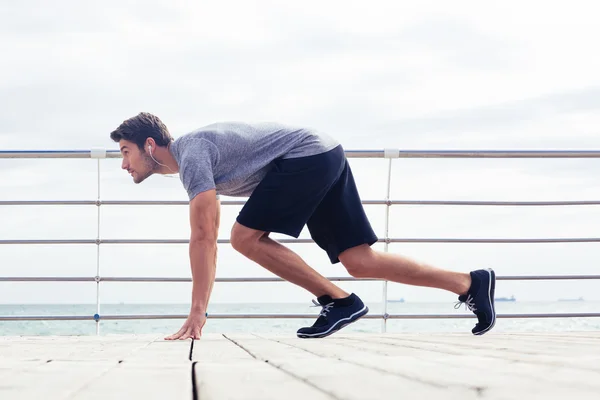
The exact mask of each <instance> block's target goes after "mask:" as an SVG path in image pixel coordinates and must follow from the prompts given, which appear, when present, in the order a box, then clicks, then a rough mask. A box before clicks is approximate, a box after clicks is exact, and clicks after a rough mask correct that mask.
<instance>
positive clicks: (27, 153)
mask: <svg viewBox="0 0 600 400" xmlns="http://www.w3.org/2000/svg"><path fill="white" fill-rule="evenodd" d="M99 150H100V151H101V152H102V154H103V156H105V157H106V158H121V157H122V155H121V153H120V152H119V151H118V150H105V149H99ZM345 153H346V156H347V157H348V158H384V157H386V150H346V151H345ZM387 153H388V157H389V156H391V157H392V158H395V157H396V156H397V157H400V158H600V151H598V150H397V149H389V150H388V151H387ZM93 155H94V152H93V151H92V150H0V158H92V156H93ZM96 157H97V156H96ZM94 158H95V157H94ZM100 158H103V157H100Z"/></svg>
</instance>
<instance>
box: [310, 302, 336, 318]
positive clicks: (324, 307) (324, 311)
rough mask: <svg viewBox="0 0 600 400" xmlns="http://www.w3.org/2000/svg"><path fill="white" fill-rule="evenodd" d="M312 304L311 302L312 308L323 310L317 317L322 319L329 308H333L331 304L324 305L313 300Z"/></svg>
mask: <svg viewBox="0 0 600 400" xmlns="http://www.w3.org/2000/svg"><path fill="white" fill-rule="evenodd" d="M312 302H313V304H314V306H311V307H323V309H322V310H321V312H320V313H319V316H323V317H326V316H327V313H328V312H329V310H331V307H333V302H331V303H327V304H325V305H323V304H321V303H319V302H317V301H315V300H314V299H313V301H312Z"/></svg>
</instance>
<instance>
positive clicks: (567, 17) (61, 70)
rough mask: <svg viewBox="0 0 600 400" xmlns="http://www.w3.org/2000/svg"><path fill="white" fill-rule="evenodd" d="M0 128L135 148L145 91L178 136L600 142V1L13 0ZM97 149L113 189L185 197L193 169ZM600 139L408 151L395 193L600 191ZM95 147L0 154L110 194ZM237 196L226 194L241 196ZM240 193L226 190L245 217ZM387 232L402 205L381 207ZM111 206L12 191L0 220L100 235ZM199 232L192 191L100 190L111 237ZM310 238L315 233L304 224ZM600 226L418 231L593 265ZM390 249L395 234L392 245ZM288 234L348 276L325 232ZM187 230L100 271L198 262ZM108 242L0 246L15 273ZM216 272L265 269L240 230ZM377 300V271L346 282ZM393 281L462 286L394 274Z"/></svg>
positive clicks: (33, 146) (77, 187) (24, 292)
mask: <svg viewBox="0 0 600 400" xmlns="http://www.w3.org/2000/svg"><path fill="white" fill-rule="evenodd" d="M0 7H1V12H0V59H1V62H0V74H1V76H2V79H1V80H0V148H1V149H9V150H43V149H47V150H50V149H53V150H57V149H82V150H88V149H90V148H94V147H102V148H107V149H117V147H116V144H114V143H113V142H111V141H110V138H109V136H108V134H109V133H110V131H111V130H113V129H114V128H115V127H116V126H118V125H119V124H120V123H121V122H122V121H123V120H124V119H127V118H129V117H131V116H133V115H135V114H137V113H138V112H140V111H147V112H151V113H154V114H156V115H158V116H159V117H160V118H161V119H162V120H163V121H164V122H165V123H166V125H167V126H168V127H169V129H170V130H171V132H172V134H173V135H174V136H175V137H178V136H180V135H182V134H184V133H186V132H188V131H190V130H192V129H196V128H198V127H201V126H204V125H207V124H210V123H212V122H215V121H221V120H243V121H264V120H271V121H280V122H286V123H292V124H301V125H307V126H310V127H314V128H317V129H319V130H322V131H325V132H327V133H328V134H330V135H332V136H334V137H336V138H338V139H339V140H340V141H341V142H342V143H343V145H344V147H345V148H346V149H347V150H357V149H383V148H399V149H421V150H425V149H433V150H445V149H463V150H473V149H522V150H526V149H543V150H555V149H564V150H572V149H575V150H590V149H600V134H599V132H598V130H599V126H600V113H599V112H598V111H600V74H599V73H598V71H600V53H598V51H597V40H598V37H600V25H599V24H598V22H597V15H598V5H597V2H593V1H588V2H580V1H572V2H569V3H568V5H567V2H564V1H563V2H556V3H554V2H548V1H545V2H533V1H531V2H522V1H505V2H502V3H501V4H495V5H490V4H488V3H487V2H475V1H468V2H467V1H464V2H460V1H459V2H446V1H419V2H415V1H410V2H409V1H371V2H368V3H367V2H364V1H347V0H346V1H327V2H323V1H319V2H317V1H302V2H287V1H286V2H276V1H253V2H244V1H235V2H233V1H221V2H198V1H196V2H192V1H173V2H159V1H143V2H142V1H138V2H134V1H104V2H96V3H88V2H80V1H54V2H52V3H51V4H50V3H48V2H44V1H41V0H38V1H23V2H13V1H8V0H4V1H0ZM351 165H352V167H353V169H354V172H355V175H356V179H357V182H358V184H359V190H360V192H361V195H362V197H363V198H364V199H382V198H383V197H384V196H385V183H386V178H385V173H386V171H387V168H386V165H387V164H386V161H384V160H381V159H379V160H374V159H369V160H358V159H352V160H351ZM119 166H120V160H114V159H113V160H104V161H102V163H101V182H102V189H101V198H102V199H103V200H118V199H130V198H134V199H177V200H185V199H186V194H185V191H184V190H183V188H182V186H181V183H180V182H179V180H178V179H170V178H165V177H162V176H155V177H152V178H150V179H148V180H147V181H146V182H144V183H143V184H142V185H134V184H133V183H132V181H131V177H130V176H129V175H128V174H127V173H126V172H124V171H122V170H120V167H119ZM598 172H600V160H595V159H581V160H514V159H513V160H481V159H475V160H452V159H443V160H439V159H400V160H395V161H394V166H393V171H392V191H391V192H392V198H393V199H397V200H418V199H420V200H442V199H448V200H467V199H470V200H598V199H600V188H599V185H598V184H597V183H598ZM96 178H97V175H96V161H95V160H85V159H84V160H54V159H51V160H14V159H0V199H1V200H25V199H32V200H33V199H35V200H38V199H77V200H79V199H81V200H94V199H95V198H96V196H97V192H96V187H97V184H96ZM224 199H227V198H224ZM239 208H240V207H226V208H225V209H224V210H223V218H222V223H221V231H220V237H221V238H227V237H228V235H229V231H230V228H231V225H232V223H233V221H234V220H235V216H236V215H237V212H238V211H239ZM367 212H368V214H369V216H370V217H371V219H372V222H373V226H374V228H375V229H376V230H377V233H378V234H379V235H380V236H383V233H384V231H383V230H384V218H383V217H384V216H385V210H384V208H382V207H381V206H368V207H367ZM96 219H97V215H96V207H95V206H75V207H71V208H67V207H34V206H22V207H15V206H0V221H2V222H1V223H0V239H51V238H61V239H95V238H96V234H97V231H96V230H97V224H96ZM598 226H600V211H599V209H598V206H586V207H572V208H564V207H544V208H530V207H527V208H515V207H503V208H492V207H478V208H477V207H469V208H462V207H425V206H418V207H417V206H411V207H409V206H394V207H393V208H392V211H391V228H390V236H391V237H397V238H542V237H553V238H559V237H600V234H599V233H598V229H597V227H598ZM188 235H189V223H188V219H187V208H186V207H185V206H175V207H136V208H131V207H118V206H102V207H101V228H100V236H101V237H102V238H106V239H121V238H122V239H125V238H138V239H145V238H178V239H186V238H188ZM302 237H308V235H307V233H306V232H304V233H303V235H302ZM599 246H600V244H599V243H589V244H529V245H517V244H496V245H491V244H489V245H488V244H401V245H391V246H390V251H394V252H399V253H402V254H405V255H408V256H410V257H414V258H417V259H419V260H422V261H427V262H430V263H433V264H434V265H437V266H440V267H443V268H450V269H453V270H457V271H469V270H471V269H475V268H480V267H493V268H494V269H495V270H496V272H497V274H498V275H500V276H502V275H519V274H524V275H529V274H571V273H572V274H578V273H582V274H583V273H597V272H598V267H597V266H598V262H599V261H600V247H599ZM375 247H376V248H378V249H382V248H383V246H382V245H380V244H378V245H376V246H375ZM292 248H293V249H294V250H297V251H299V252H300V254H301V255H302V256H304V257H305V259H306V260H307V261H308V262H309V263H310V264H311V265H313V266H314V267H315V268H316V269H317V270H319V271H320V272H321V273H323V274H324V275H328V276H344V275H347V274H346V272H345V270H344V269H343V267H342V266H341V265H340V264H337V265H335V266H331V265H330V264H329V263H328V260H327V257H326V256H325V254H324V253H322V252H321V251H320V250H319V249H318V248H317V247H316V246H315V245H310V244H297V245H293V246H292ZM187 257H188V250H187V245H155V246H142V245H140V246H137V245H135V246H127V245H102V246H101V257H100V260H101V275H103V276H158V277H160V276H165V277H172V276H176V277H189V276H190V270H189V261H188V258H187ZM95 274H96V248H95V246H94V245H89V246H88V245H60V246H29V247H27V246H21V245H15V246H12V245H10V246H9V245H0V275H2V276H94V275H95ZM217 274H218V276H223V277H225V276H269V275H270V274H269V273H268V272H266V271H264V270H263V269H262V268H261V267H260V266H258V265H256V264H254V263H252V262H249V261H247V260H245V259H244V258H243V256H241V255H239V254H237V253H235V252H234V251H233V250H232V249H231V248H230V246H228V245H223V246H221V247H220V251H219V264H218V272H217ZM342 286H343V287H345V288H346V289H348V290H353V291H355V292H356V293H358V294H360V295H362V296H363V297H364V298H365V299H366V300H368V301H374V302H376V301H379V300H380V299H381V284H380V283H368V284H367V283H356V284H342ZM189 289H190V287H189V285H187V284H182V283H177V284H143V283H134V284H115V283H105V284H103V285H102V286H101V290H102V291H101V300H102V301H105V302H110V303H115V302H126V303H127V302H179V303H184V302H188V301H189V300H190V292H189ZM598 289H599V283H598V282H597V281H590V282H569V281H567V282H561V281H557V282H543V281H542V282H506V281H502V282H499V283H498V286H497V293H498V295H506V296H510V295H511V294H515V296H517V298H519V299H522V300H554V299H556V298H561V297H579V296H584V297H586V298H588V299H597V300H600V294H599V293H600V291H599V290H598ZM389 293H390V297H404V298H406V299H407V300H411V301H453V300H454V299H455V296H454V295H452V294H449V293H445V292H442V291H439V290H434V289H425V288H413V287H407V286H403V285H390V288H389ZM270 296H272V299H274V301H300V302H304V301H306V302H309V301H310V298H311V295H310V294H309V293H308V292H305V291H304V290H302V289H299V288H296V287H293V286H291V285H290V284H287V283H275V284H257V285H254V284H240V283H223V284H217V285H215V290H214V294H213V301H214V302H230V301H234V302H235V301H242V302H253V301H265V300H267V299H268V298H269V297H270ZM39 302H53V303H64V302H66V303H69V302H71V303H72V302H75V303H88V302H90V303H91V302H95V285H94V284H92V283H90V284H81V283H60V284H58V283H57V284H49V283H39V284H31V283H0V303H39Z"/></svg>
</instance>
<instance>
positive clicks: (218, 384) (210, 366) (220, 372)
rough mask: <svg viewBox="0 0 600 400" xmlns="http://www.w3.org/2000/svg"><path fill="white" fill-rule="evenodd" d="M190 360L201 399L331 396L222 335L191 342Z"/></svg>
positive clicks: (290, 399) (327, 399) (317, 399)
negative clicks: (251, 353) (249, 352)
mask: <svg viewBox="0 0 600 400" xmlns="http://www.w3.org/2000/svg"><path fill="white" fill-rule="evenodd" d="M192 360H193V361H194V362H195V365H194V370H195V371H194V372H195V380H196V393H197V395H198V398H199V399H202V400H213V399H214V400H236V399H244V400H250V399H256V400H270V399H273V400H275V399H278V400H279V399H286V400H293V399H296V398H302V399H306V398H309V399H311V400H313V399H314V400H331V399H335V397H333V396H330V395H328V394H326V393H324V392H322V391H320V390H318V389H316V388H314V387H313V386H311V384H310V382H303V381H302V380H300V379H298V378H296V377H294V376H292V375H290V374H287V373H286V372H285V371H282V370H281V369H279V368H277V367H276V366H275V365H273V364H271V363H268V362H265V361H264V360H260V359H256V358H254V357H252V356H251V355H250V354H248V352H246V351H244V350H243V349H242V348H240V347H239V346H237V345H236V344H235V343H233V342H232V341H230V340H228V339H226V338H225V337H223V336H218V337H215V336H212V337H206V335H203V337H202V339H201V340H200V341H198V342H195V344H194V352H193V357H192Z"/></svg>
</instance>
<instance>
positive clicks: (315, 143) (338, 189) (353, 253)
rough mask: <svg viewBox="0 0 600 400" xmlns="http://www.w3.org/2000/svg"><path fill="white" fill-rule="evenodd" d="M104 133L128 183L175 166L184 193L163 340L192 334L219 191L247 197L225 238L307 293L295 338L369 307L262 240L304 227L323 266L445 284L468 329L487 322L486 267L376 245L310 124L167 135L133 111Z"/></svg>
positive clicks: (211, 270)
mask: <svg viewBox="0 0 600 400" xmlns="http://www.w3.org/2000/svg"><path fill="white" fill-rule="evenodd" d="M110 137H111V139H112V140H114V141H115V142H117V143H119V148H120V150H121V153H122V155H123V163H122V166H121V167H122V168H123V169H125V170H127V172H129V173H130V174H131V175H132V177H133V181H134V182H135V183H140V182H142V181H144V180H145V179H146V178H148V177H149V176H150V175H152V174H155V173H156V174H174V173H177V172H178V173H179V174H180V179H181V182H182V183H183V187H184V188H185V190H186V191H187V194H188V197H189V200H190V203H189V204H190V210H189V213H190V224H191V237H190V245H189V253H190V263H191V271H192V281H193V285H192V301H191V309H190V312H189V316H188V318H187V320H186V321H185V323H184V324H183V326H182V328H181V329H180V330H179V331H178V332H177V333H175V334H173V335H171V336H168V337H167V338H166V339H169V340H172V339H188V338H194V339H199V338H200V335H201V331H202V327H203V326H204V323H205V322H206V314H205V313H206V310H207V306H208V303H209V298H210V294H211V291H212V287H213V283H214V279H215V269H216V253H217V233H218V229H219V214H220V206H219V195H220V194H223V195H226V196H242V197H248V200H247V201H246V203H245V205H244V207H243V208H242V210H241V211H240V213H239V215H238V216H237V219H236V222H235V223H234V225H233V227H232V229H231V237H230V238H231V245H232V246H233V248H234V249H235V250H237V251H239V252H240V253H242V254H243V255H244V256H246V257H247V258H249V259H251V260H253V261H255V262H256V263H258V264H260V265H261V266H263V267H264V268H266V269H268V270H269V271H271V272H273V273H274V274H276V275H278V276H280V277H282V278H283V279H285V280H287V281H289V282H292V283H294V284H296V285H299V286H301V287H303V288H305V289H306V290H308V291H309V292H311V293H312V294H313V295H314V296H315V297H317V301H318V303H319V304H320V305H321V307H322V309H321V312H320V314H319V316H318V318H317V320H316V321H315V323H314V324H313V325H312V326H309V327H303V328H300V329H299V330H298V332H297V335H298V337H301V338H320V337H325V336H328V335H330V334H332V333H334V332H336V331H337V330H339V329H341V328H342V327H344V326H345V325H347V324H349V323H352V322H354V321H356V320H358V319H359V318H361V317H362V316H364V315H365V314H367V312H368V311H369V309H368V307H367V306H366V305H364V304H363V302H362V301H361V299H360V298H359V297H358V296H356V295H355V294H354V293H346V292H345V291H343V290H342V289H341V288H339V287H338V286H336V285H334V284H333V283H332V282H330V281H329V280H327V279H326V278H325V277H323V276H322V275H320V274H319V273H317V272H316V271H315V270H314V269H312V268H311V267H309V266H308V265H307V264H306V263H305V262H304V261H303V260H302V258H300V257H299V256H298V255H297V254H296V253H294V252H293V251H291V250H290V249H288V248H287V247H285V246H283V245H281V244H280V243H278V242H277V241H275V240H273V239H271V238H270V237H269V233H270V232H279V233H282V234H286V235H289V236H293V237H296V238H297V237H298V235H299V234H300V232H301V230H302V229H303V227H304V226H305V225H306V226H307V228H308V230H309V232H310V234H311V237H312V238H313V239H314V241H315V242H316V244H317V245H318V246H319V247H321V248H322V249H323V250H324V251H326V252H327V255H328V256H329V259H330V260H331V263H334V264H335V263H338V262H341V263H342V265H343V266H344V267H345V268H346V269H347V270H348V272H349V273H350V275H352V276H354V277H360V278H367V277H368V278H380V279H386V280H389V281H394V282H401V283H404V284H409V285H418V286H429V287H434V288H440V289H445V290H448V291H451V292H453V293H455V294H457V295H458V296H459V297H458V299H459V301H460V302H463V303H465V304H466V306H467V307H468V308H469V309H470V310H471V311H473V312H474V313H475V315H476V316H477V318H478V323H477V324H476V325H475V327H474V328H473V329H472V333H473V334H475V335H481V334H483V333H485V332H487V331H489V330H490V329H491V328H492V327H493V326H494V323H495V320H496V314H495V310H494V287H495V275H494V272H493V271H492V270H491V269H486V270H483V269H482V270H476V271H472V272H470V273H459V272H453V271H447V270H442V269H438V268H435V267H432V266H429V265H425V264H422V263H418V262H415V261H412V260H410V259H407V258H405V257H403V256H400V255H395V254H390V253H383V252H378V251H375V250H373V249H372V248H371V245H372V244H373V243H375V242H376V241H377V236H376V235H375V233H374V232H373V229H372V228H371V225H370V224H369V221H368V220H367V217H366V215H365V212H364V210H363V207H362V204H361V200H360V198H359V195H358V192H357V189H356V186H355V183H354V179H353V177H352V172H351V170H350V166H349V164H348V161H347V160H346V157H345V154H344V150H343V148H342V146H341V145H340V144H339V143H338V142H337V141H335V140H334V139H332V138H331V137H329V136H327V135H324V134H322V133H318V132H316V131H314V130H310V129H306V128H302V127H291V126H287V125H282V124H276V123H259V124H246V123H239V122H229V123H216V124H212V125H208V126H206V127H203V128H200V129H198V130H196V131H193V132H190V133H188V134H185V135H183V136H181V137H179V138H178V139H176V140H174V139H173V138H172V137H171V135H170V133H169V131H168V130H167V127H166V126H165V125H164V124H163V123H162V122H161V120H160V119H159V118H158V117H156V116H154V115H152V114H149V113H140V114H138V115H137V116H134V117H132V118H130V119H128V120H126V121H124V122H123V123H122V124H121V125H120V126H119V127H118V128H117V129H116V130H115V131H113V132H111V134H110Z"/></svg>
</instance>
